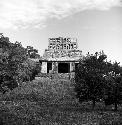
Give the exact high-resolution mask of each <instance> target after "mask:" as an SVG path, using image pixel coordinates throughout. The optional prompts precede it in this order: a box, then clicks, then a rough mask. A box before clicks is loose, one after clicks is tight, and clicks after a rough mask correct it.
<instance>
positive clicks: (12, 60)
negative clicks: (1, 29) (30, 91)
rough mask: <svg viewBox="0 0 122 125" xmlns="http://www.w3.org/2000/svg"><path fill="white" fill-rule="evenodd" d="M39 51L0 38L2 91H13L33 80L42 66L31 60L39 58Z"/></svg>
mask: <svg viewBox="0 0 122 125" xmlns="http://www.w3.org/2000/svg"><path fill="white" fill-rule="evenodd" d="M38 57H39V54H38V50H36V49H34V48H33V47H31V46H28V47H27V48H24V47H23V46H22V44H21V43H20V42H17V41H16V42H15V43H12V42H10V40H9V38H8V37H4V36H3V35H2V34H1V36H0V91H1V92H3V93H4V92H5V91H7V90H12V89H13V88H15V87H17V86H18V85H20V84H21V83H22V82H24V81H30V80H33V79H34V77H35V76H36V75H37V74H38V72H39V71H40V65H39V64H37V63H35V62H34V61H32V60H31V59H30V58H38Z"/></svg>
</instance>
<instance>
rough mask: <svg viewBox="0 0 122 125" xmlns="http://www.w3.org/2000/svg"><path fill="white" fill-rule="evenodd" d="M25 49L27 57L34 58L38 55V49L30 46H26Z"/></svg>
mask: <svg viewBox="0 0 122 125" xmlns="http://www.w3.org/2000/svg"><path fill="white" fill-rule="evenodd" d="M26 51H27V55H28V57H29V58H34V59H35V58H39V57H40V55H39V54H38V50H37V49H34V48H33V47H32V46H27V48H26Z"/></svg>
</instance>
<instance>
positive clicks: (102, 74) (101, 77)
mask: <svg viewBox="0 0 122 125" xmlns="http://www.w3.org/2000/svg"><path fill="white" fill-rule="evenodd" d="M106 59H107V56H106V55H105V54H104V53H102V54H101V53H100V54H98V53H95V55H87V57H86V59H85V60H81V61H80V63H79V65H78V68H76V71H75V82H76V84H75V92H76V97H77V98H78V99H79V101H80V102H83V101H88V100H92V101H93V108H94V106H95V102H96V101H99V100H101V99H103V100H104V101H105V105H111V104H114V105H115V110H117V104H119V103H120V102H121V100H122V75H121V74H122V68H121V67H120V66H119V64H118V63H117V62H115V63H113V64H112V63H111V62H107V60H106ZM105 60H106V61H105Z"/></svg>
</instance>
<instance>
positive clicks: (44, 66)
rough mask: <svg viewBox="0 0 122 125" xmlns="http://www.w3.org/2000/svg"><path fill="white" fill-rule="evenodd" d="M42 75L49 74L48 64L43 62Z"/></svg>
mask: <svg viewBox="0 0 122 125" xmlns="http://www.w3.org/2000/svg"><path fill="white" fill-rule="evenodd" d="M41 73H47V62H42V69H41Z"/></svg>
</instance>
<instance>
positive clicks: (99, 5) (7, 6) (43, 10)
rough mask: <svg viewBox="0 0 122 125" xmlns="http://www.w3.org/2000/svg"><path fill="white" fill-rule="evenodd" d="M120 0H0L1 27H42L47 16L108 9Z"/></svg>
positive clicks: (58, 17) (58, 16) (64, 15)
mask: <svg viewBox="0 0 122 125" xmlns="http://www.w3.org/2000/svg"><path fill="white" fill-rule="evenodd" d="M120 5H121V2H120V0H0V27H1V28H12V29H18V28H28V27H35V28H42V27H45V26H46V20H47V19H49V18H57V19H62V18H64V17H67V16H69V15H72V14H74V13H77V12H80V11H84V10H89V9H98V10H108V9H110V8H111V7H114V6H120Z"/></svg>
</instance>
